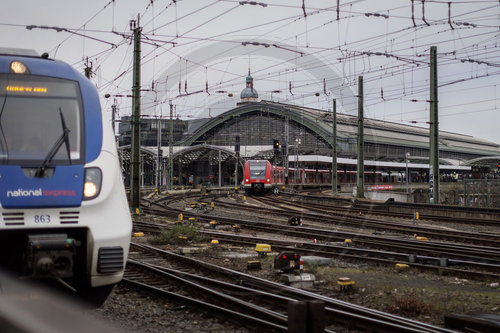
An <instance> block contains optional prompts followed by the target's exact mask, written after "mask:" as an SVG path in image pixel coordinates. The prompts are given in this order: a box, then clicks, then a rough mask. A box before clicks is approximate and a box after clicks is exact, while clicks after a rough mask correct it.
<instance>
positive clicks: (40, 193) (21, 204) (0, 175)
mask: <svg viewBox="0 0 500 333" xmlns="http://www.w3.org/2000/svg"><path fill="white" fill-rule="evenodd" d="M83 173H84V168H83V165H69V166H57V167H55V171H54V174H53V175H52V177H50V178H31V177H28V176H26V175H25V173H24V172H23V170H22V169H21V167H19V166H15V165H1V166H0V202H1V203H2V206H3V207H4V208H50V207H79V206H80V205H81V203H82V196H83V182H84V179H83V177H84V174H83Z"/></svg>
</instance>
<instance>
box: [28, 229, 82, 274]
mask: <svg viewBox="0 0 500 333" xmlns="http://www.w3.org/2000/svg"><path fill="white" fill-rule="evenodd" d="M77 243H78V242H77V241H76V240H75V239H73V238H68V236H67V235H66V234H36V235H28V242H27V244H26V250H25V255H24V258H25V261H24V264H25V273H26V277H29V278H54V279H56V280H61V279H62V278H67V277H72V276H73V264H74V257H75V254H76V246H77V245H78V244H77Z"/></svg>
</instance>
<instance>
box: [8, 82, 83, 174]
mask: <svg viewBox="0 0 500 333" xmlns="http://www.w3.org/2000/svg"><path fill="white" fill-rule="evenodd" d="M65 128H66V129H67V130H69V132H68V135H67V138H65V139H64V142H63V143H62V144H61V145H59V147H58V149H57V151H56V152H55V154H54V156H53V158H52V159H51V163H50V165H57V164H70V163H71V164H74V163H78V162H81V161H82V160H83V137H82V135H83V131H82V129H83V112H82V101H81V95H80V89H79V86H78V83H77V82H75V81H69V80H61V79H55V78H47V77H38V76H31V75H12V74H10V75H9V74H7V75H5V74H4V75H0V164H19V165H25V166H38V165H40V164H41V163H43V161H44V160H45V159H46V158H47V156H48V154H50V151H51V149H55V148H56V146H57V144H56V143H57V141H58V140H60V139H61V138H62V137H63V133H64V129H65Z"/></svg>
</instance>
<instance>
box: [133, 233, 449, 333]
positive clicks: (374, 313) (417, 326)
mask: <svg viewBox="0 0 500 333" xmlns="http://www.w3.org/2000/svg"><path fill="white" fill-rule="evenodd" d="M133 244H134V246H139V247H143V248H145V249H146V248H147V249H149V250H151V251H154V252H156V253H159V254H160V255H162V256H169V257H173V258H176V259H177V260H182V261H186V262H190V263H191V264H193V263H195V264H196V265H198V266H200V267H205V268H207V269H210V270H214V271H218V272H224V273H225V274H227V275H232V276H234V277H235V278H237V279H238V280H244V281H245V282H246V283H249V284H251V285H258V286H260V287H263V288H265V289H267V290H272V291H274V292H277V291H279V293H280V294H285V295H288V296H289V297H292V298H297V297H298V298H301V299H309V300H320V301H323V302H324V303H325V305H326V307H325V311H326V312H327V313H329V314H331V315H332V317H330V318H329V319H331V320H333V321H335V322H340V323H342V324H346V323H348V324H349V325H353V326H355V327H360V328H365V329H375V330H376V331H382V332H394V331H398V332H446V333H450V332H452V331H450V330H447V329H444V328H440V327H437V326H433V325H430V324H426V323H422V322H418V321H414V320H411V319H407V318H403V317H400V316H397V315H393V314H389V313H384V312H381V311H378V310H373V309H369V308H366V307H363V306H359V305H355V304H351V303H347V302H343V301H340V300H336V299H333V298H329V297H326V296H322V295H318V294H315V293H312V292H309V291H305V290H301V289H297V288H293V287H290V286H285V285H282V284H278V283H276V282H272V281H268V280H265V279H262V278H259V277H255V276H252V275H249V274H246V273H243V272H238V271H236V270H233V269H230V268H225V267H221V266H216V265H213V264H210V263H207V262H204V261H201V260H197V259H194V258H189V257H186V256H182V255H179V254H176V253H173V252H170V251H166V250H162V249H158V248H154V247H151V246H148V245H144V244H136V243H133Z"/></svg>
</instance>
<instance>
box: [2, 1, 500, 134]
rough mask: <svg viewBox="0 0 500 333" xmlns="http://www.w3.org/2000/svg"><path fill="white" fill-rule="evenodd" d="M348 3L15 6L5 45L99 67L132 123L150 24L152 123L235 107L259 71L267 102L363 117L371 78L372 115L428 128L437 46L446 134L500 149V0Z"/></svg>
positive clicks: (147, 78) (104, 89)
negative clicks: (138, 41) (137, 41)
mask: <svg viewBox="0 0 500 333" xmlns="http://www.w3.org/2000/svg"><path fill="white" fill-rule="evenodd" d="M240 2H241V3H240ZM338 3H339V4H340V7H339V10H338V11H337V1H336V0H331V1H326V0H321V1H320V0H316V1H313V0H304V1H302V0H294V1H285V0H282V1H278V0H270V1H267V0H261V1H258V2H257V4H256V5H252V4H249V3H247V2H246V1H243V2H242V1H234V0H227V1H216V0H205V1H199V0H178V1H176V2H175V3H174V2H172V1H170V0H155V1H151V0H114V1H107V0H88V1H68V0H44V1H42V0H17V1H8V2H4V3H3V4H2V5H3V6H2V11H0V29H1V31H2V39H1V40H2V43H1V45H0V46H1V47H16V48H29V49H35V50H36V51H38V52H39V53H42V52H48V53H49V56H50V57H53V58H56V59H59V60H63V61H65V62H67V63H69V64H71V65H73V66H75V67H76V68H77V69H78V70H80V71H82V72H83V69H84V67H85V63H88V64H89V65H90V64H92V69H93V71H94V75H93V77H92V81H93V82H94V83H95V85H96V86H97V88H98V89H99V92H100V94H101V96H102V105H103V108H104V109H105V110H106V111H107V112H110V111H109V110H110V109H111V104H112V103H113V101H114V100H115V99H116V102H117V104H118V108H119V114H120V116H123V115H128V114H130V111H131V107H130V98H127V97H116V96H115V95H127V94H130V93H131V86H132V76H131V69H132V59H133V58H132V53H133V47H132V45H131V43H130V41H131V39H130V36H131V30H130V21H131V20H137V18H138V17H139V18H140V19H139V22H138V24H139V25H140V26H141V27H142V29H143V30H142V33H143V34H142V41H143V43H142V57H141V60H142V63H143V66H142V75H141V77H142V89H144V90H145V91H143V101H142V103H143V113H144V114H149V115H152V116H159V115H161V116H165V115H167V114H168V108H169V107H168V103H169V101H172V103H173V105H174V106H175V112H176V114H177V115H178V116H179V117H182V118H191V119H192V118H199V117H206V116H214V115H216V114H218V113H220V112H223V111H226V110H228V109H230V108H233V107H234V106H235V105H236V101H237V99H238V98H239V94H240V92H241V90H242V89H243V88H244V85H245V76H246V75H247V73H248V70H249V68H250V69H251V73H252V76H253V77H254V87H255V88H256V89H257V91H258V93H259V98H260V99H266V100H275V101H282V102H284V103H292V104H297V105H304V106H307V107H313V108H319V109H323V110H325V111H327V110H331V108H332V106H331V105H332V99H333V98H335V99H337V111H338V112H342V113H349V114H356V108H357V105H356V103H357V102H356V99H355V98H354V96H356V95H357V91H358V78H359V76H363V78H364V101H365V103H364V105H365V117H370V118H375V119H380V120H385V121H393V122H401V123H405V124H415V125H416V126H428V125H426V122H427V121H428V118H429V103H428V100H429V84H430V83H429V49H430V46H432V45H435V46H437V51H438V60H437V61H438V84H439V115H440V117H439V119H440V129H441V130H444V131H449V132H455V133H462V134H466V135H472V136H474V137H477V138H482V139H486V140H489V141H493V142H496V143H500V112H499V111H500V110H499V109H498V107H499V104H500V101H499V98H500V87H499V86H498V85H499V83H500V75H499V74H500V47H499V46H500V43H499V42H500V28H499V24H500V5H499V3H498V1H497V0H485V1H480V0H478V1H471V0H463V1H451V6H449V5H448V1H444V0H439V1H437V0H427V1H425V3H424V5H423V4H422V1H420V0H415V1H414V7H413V18H412V2H411V0H377V1H375V0H366V1H358V0H351V1H348V0H340V1H338ZM265 5H267V6H265ZM337 18H338V19H337ZM27 26H34V27H32V29H27V28H26V27H27ZM40 26H46V27H58V28H64V29H67V30H62V31H57V30H56V29H43V28H40ZM246 42H250V43H252V42H253V44H247V43H246ZM242 43H243V44H246V45H243V44H242ZM255 44H257V45H255ZM153 82H154V85H153ZM146 90H151V91H149V92H148V91H146ZM105 94H111V95H112V96H113V97H111V98H109V99H107V100H106V99H105V98H104V95H105ZM229 94H232V95H233V97H232V98H231V97H229Z"/></svg>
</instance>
